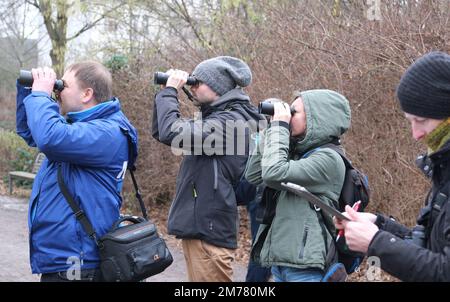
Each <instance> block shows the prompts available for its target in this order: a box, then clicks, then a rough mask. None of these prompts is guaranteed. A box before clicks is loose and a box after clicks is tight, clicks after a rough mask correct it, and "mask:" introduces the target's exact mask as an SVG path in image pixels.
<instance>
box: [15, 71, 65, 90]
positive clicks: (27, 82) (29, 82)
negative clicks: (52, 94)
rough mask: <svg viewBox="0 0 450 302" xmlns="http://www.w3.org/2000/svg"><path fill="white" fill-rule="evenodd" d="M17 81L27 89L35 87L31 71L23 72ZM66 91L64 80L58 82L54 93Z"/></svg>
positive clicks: (54, 87)
mask: <svg viewBox="0 0 450 302" xmlns="http://www.w3.org/2000/svg"><path fill="white" fill-rule="evenodd" d="M17 81H18V82H19V84H20V85H22V86H25V87H31V86H33V74H32V73H31V71H29V70H21V71H20V73H19V77H18V78H17ZM63 89H64V82H63V80H56V81H55V86H53V91H62V90H63Z"/></svg>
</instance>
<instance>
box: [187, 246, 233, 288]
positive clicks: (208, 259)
mask: <svg viewBox="0 0 450 302" xmlns="http://www.w3.org/2000/svg"><path fill="white" fill-rule="evenodd" d="M182 244H183V252H184V258H185V260H186V266H187V273H188V281H190V282H232V281H233V268H232V266H231V263H232V262H233V260H234V255H233V250H232V249H227V248H223V247H218V246H215V245H212V244H209V243H207V242H205V241H202V240H198V239H182Z"/></svg>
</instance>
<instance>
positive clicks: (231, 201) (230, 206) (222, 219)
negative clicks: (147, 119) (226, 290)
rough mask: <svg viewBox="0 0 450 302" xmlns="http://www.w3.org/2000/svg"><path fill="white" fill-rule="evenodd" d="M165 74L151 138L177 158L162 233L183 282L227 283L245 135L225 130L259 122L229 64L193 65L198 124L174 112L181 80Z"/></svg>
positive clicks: (243, 69)
mask: <svg viewBox="0 0 450 302" xmlns="http://www.w3.org/2000/svg"><path fill="white" fill-rule="evenodd" d="M168 73H169V74H170V76H169V78H168V80H167V83H166V85H165V86H163V87H162V89H161V91H159V92H158V93H157V94H156V97H155V103H154V110H153V137H154V138H156V139H157V140H158V141H160V142H161V143H163V144H166V145H169V146H171V147H172V151H173V152H174V153H178V151H179V150H180V149H181V151H182V154H183V155H184V156H183V161H182V163H181V166H180V170H179V173H178V177H177V185H176V194H175V198H174V200H173V202H172V205H171V209H170V212H169V219H168V232H169V234H171V235H175V236H177V238H181V239H182V245H183V251H184V256H185V260H186V264H187V273H188V280H189V281H197V282H199V281H200V282H201V281H222V282H224V281H232V275H233V270H232V266H231V263H232V261H233V259H234V253H233V250H234V249H236V248H237V236H238V230H239V229H238V227H239V223H238V212H237V205H236V198H235V194H234V186H235V185H236V184H237V183H238V182H239V180H240V178H241V175H242V173H243V170H244V168H245V163H246V161H247V157H248V153H249V149H248V142H249V134H250V133H249V131H250V130H251V128H248V129H247V130H248V131H246V129H238V131H235V130H236V129H233V128H234V127H233V126H234V125H238V124H239V123H238V122H241V123H240V125H241V126H243V127H244V128H245V125H246V124H247V122H254V124H255V125H256V123H257V122H258V121H259V120H262V119H263V117H262V116H260V115H259V114H258V111H257V109H256V107H255V106H253V105H252V104H251V103H250V98H249V97H248V95H247V94H246V93H245V92H244V91H243V89H242V87H246V86H248V85H250V83H251V80H252V73H251V71H250V68H249V67H248V65H247V64H246V63H245V62H243V61H242V60H240V59H238V58H234V57H228V56H221V57H216V58H212V59H209V60H206V61H203V62H201V63H200V64H199V65H198V66H197V67H196V68H195V69H194V71H193V73H192V76H194V77H195V78H196V79H197V81H198V82H197V85H194V86H192V88H191V91H192V94H193V96H194V98H195V100H196V102H197V103H198V105H199V107H200V113H201V116H200V118H198V119H185V118H182V117H181V114H180V111H179V104H178V91H179V90H180V89H182V87H183V86H184V85H185V84H186V82H187V78H188V73H187V72H185V71H181V70H169V71H168ZM249 125H250V124H249ZM229 127H231V128H229ZM240 130H244V132H240ZM242 147H243V148H242Z"/></svg>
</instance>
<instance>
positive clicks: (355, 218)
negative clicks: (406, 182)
mask: <svg viewBox="0 0 450 302" xmlns="http://www.w3.org/2000/svg"><path fill="white" fill-rule="evenodd" d="M397 97H398V99H399V101H400V106H401V108H402V110H403V111H404V112H405V116H406V118H407V119H408V120H409V121H410V123H411V128H412V134H413V137H414V139H416V140H418V141H419V140H420V141H421V142H423V143H424V144H425V145H426V146H427V147H428V153H427V154H426V155H423V156H419V158H418V160H417V163H418V166H419V168H421V169H422V171H423V172H424V173H425V175H427V176H428V177H430V178H431V181H432V188H431V190H430V192H429V194H428V197H427V200H426V206H425V207H424V208H423V209H422V210H421V212H420V215H419V218H418V220H417V223H418V225H417V226H416V227H415V228H414V229H413V230H410V229H408V228H406V227H405V226H403V225H401V224H399V223H397V222H395V221H394V220H392V219H390V218H387V217H384V216H382V215H373V214H370V213H356V212H355V211H353V210H352V209H351V208H350V207H347V208H346V215H348V216H349V217H350V218H351V219H352V221H351V222H341V221H335V223H336V227H337V228H339V229H342V228H343V229H344V230H345V238H346V240H347V244H348V246H349V248H350V249H352V250H355V251H360V252H364V253H366V252H367V254H368V256H376V257H378V258H379V260H380V265H381V268H382V269H383V270H385V271H387V272H388V273H390V274H391V275H393V276H395V277H397V278H399V279H401V280H403V281H446V282H449V281H450V202H449V201H448V199H449V197H450V56H449V55H448V54H445V53H442V52H431V53H428V54H426V55H424V56H423V57H421V58H419V59H418V60H417V61H416V62H415V63H414V64H412V65H411V66H410V67H409V68H408V69H407V70H406V72H405V74H404V75H403V76H402V79H401V80H400V84H399V86H398V88H397Z"/></svg>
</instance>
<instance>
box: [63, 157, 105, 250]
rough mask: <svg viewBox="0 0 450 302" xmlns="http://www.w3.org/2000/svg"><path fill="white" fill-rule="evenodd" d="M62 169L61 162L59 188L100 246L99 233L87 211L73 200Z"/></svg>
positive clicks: (90, 235) (76, 215) (86, 229)
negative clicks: (96, 231)
mask: <svg viewBox="0 0 450 302" xmlns="http://www.w3.org/2000/svg"><path fill="white" fill-rule="evenodd" d="M61 170H62V168H61V164H59V165H58V185H59V189H60V190H61V193H62V195H63V196H64V198H65V199H66V201H67V203H68V204H69V206H70V208H71V209H72V211H73V213H74V214H75V217H76V219H77V220H78V221H79V222H80V223H81V225H82V226H83V229H84V230H85V231H86V233H88V235H89V237H91V238H92V239H93V240H94V242H95V244H96V245H97V246H99V242H98V238H97V234H96V233H95V230H94V228H93V226H92V224H91V222H90V221H89V219H88V218H87V216H86V213H84V211H83V210H82V209H81V208H80V206H79V205H78V204H77V203H76V202H75V200H73V198H72V196H71V195H70V193H69V190H68V189H67V187H66V184H65V183H64V179H63V176H62V171H61Z"/></svg>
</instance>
